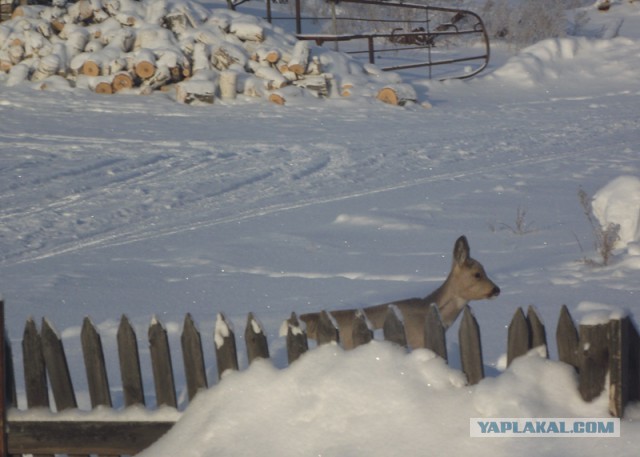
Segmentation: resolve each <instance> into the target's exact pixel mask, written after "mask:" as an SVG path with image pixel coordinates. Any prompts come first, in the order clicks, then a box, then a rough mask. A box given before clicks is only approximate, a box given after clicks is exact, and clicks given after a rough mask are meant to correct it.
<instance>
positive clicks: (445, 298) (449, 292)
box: [424, 275, 469, 328]
mask: <svg viewBox="0 0 640 457" xmlns="http://www.w3.org/2000/svg"><path fill="white" fill-rule="evenodd" d="M424 301H425V303H426V304H427V305H430V304H431V303H435V304H436V305H437V306H438V310H439V311H440V317H441V318H442V323H443V324H444V326H445V328H448V327H450V326H451V324H453V322H454V321H455V320H456V317H458V314H460V312H462V310H463V309H464V307H465V306H466V305H467V304H468V303H469V300H465V299H464V298H461V297H460V296H458V294H457V293H456V288H455V287H454V284H453V280H452V276H451V275H449V277H448V278H447V280H446V281H445V282H444V283H443V284H442V285H441V286H440V287H438V288H437V289H436V290H434V291H433V292H432V293H431V294H430V295H428V296H427V297H426V298H425V299H424Z"/></svg>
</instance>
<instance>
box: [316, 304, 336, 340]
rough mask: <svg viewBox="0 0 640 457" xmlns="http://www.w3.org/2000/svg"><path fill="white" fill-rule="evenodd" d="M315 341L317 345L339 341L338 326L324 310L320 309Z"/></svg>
mask: <svg viewBox="0 0 640 457" xmlns="http://www.w3.org/2000/svg"><path fill="white" fill-rule="evenodd" d="M316 335H317V337H316V341H317V342H318V346H320V345H323V344H327V343H339V342H340V333H339V331H338V328H337V327H336V325H335V324H334V322H333V319H332V318H331V316H330V315H329V313H327V312H326V311H322V312H321V313H320V318H319V319H318V328H317V329H316Z"/></svg>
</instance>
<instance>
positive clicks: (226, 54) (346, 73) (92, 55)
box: [0, 0, 417, 104]
mask: <svg viewBox="0 0 640 457" xmlns="http://www.w3.org/2000/svg"><path fill="white" fill-rule="evenodd" d="M222 5H223V4H222V3H221V6H222ZM3 73H5V74H6V75H5V76H3ZM2 80H4V81H5V83H6V84H7V85H9V86H11V85H15V84H19V83H23V82H27V81H29V82H32V83H33V82H35V83H37V84H39V85H40V87H42V88H46V87H53V86H57V85H59V84H66V85H69V86H71V87H80V88H89V89H91V90H93V91H95V92H98V93H104V94H112V93H116V92H122V91H127V92H135V93H140V94H149V93H151V92H153V91H156V90H161V91H165V92H167V93H169V94H172V96H175V98H176V100H178V101H180V102H183V103H192V102H194V101H199V102H208V103H213V102H214V100H215V99H218V98H220V99H223V100H233V99H235V98H236V97H238V96H241V97H244V98H245V99H248V98H249V97H251V98H261V99H264V100H269V101H272V102H274V103H278V104H284V103H287V102H288V101H289V100H294V99H298V98H299V97H307V96H313V97H319V98H322V97H354V96H365V97H378V96H379V97H378V98H379V99H381V100H383V101H385V102H387V103H392V104H404V103H407V102H411V101H415V100H416V98H417V96H416V93H415V90H413V88H412V87H411V86H410V85H406V84H402V81H401V79H400V77H399V76H398V75H397V74H394V73H385V72H382V71H380V70H379V69H378V68H376V67H375V66H372V65H368V64H364V65H363V64H361V63H359V62H357V61H356V60H354V59H352V58H351V57H349V56H347V55H345V54H341V53H338V52H334V51H329V50H326V49H324V48H320V47H317V46H313V45H312V44H310V43H309V42H307V41H298V40H297V39H296V38H295V37H294V36H293V35H290V34H287V33H285V32H284V31H283V30H282V29H280V28H279V27H275V26H272V25H271V24H269V23H267V22H266V21H263V20H262V19H260V18H257V17H255V16H250V15H246V14H240V13H237V12H235V11H231V10H228V9H226V8H222V7H221V8H213V9H212V10H208V9H206V8H204V7H202V6H201V5H199V4H197V3H195V2H191V1H190V0H143V1H134V0H79V1H76V2H73V3H72V2H67V1H66V0H53V1H52V2H51V6H39V5H30V6H20V7H18V8H16V9H15V11H14V13H13V16H12V18H11V20H9V21H5V22H3V23H0V81H2ZM390 94H391V95H390Z"/></svg>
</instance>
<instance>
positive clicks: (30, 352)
mask: <svg viewBox="0 0 640 457" xmlns="http://www.w3.org/2000/svg"><path fill="white" fill-rule="evenodd" d="M22 360H23V367H24V387H25V393H26V395H27V407H28V408H48V407H49V388H48V387H47V372H46V368H45V366H44V358H43V356H42V344H41V343H40V334H39V333H38V329H37V328H36V323H35V321H34V320H33V318H31V317H30V318H29V319H28V320H27V323H26V324H25V327H24V333H23V334H22Z"/></svg>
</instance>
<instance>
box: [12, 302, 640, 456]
mask: <svg viewBox="0 0 640 457" xmlns="http://www.w3.org/2000/svg"><path fill="white" fill-rule="evenodd" d="M336 320H337V321H338V322H340V319H334V318H333V317H332V316H331V315H330V314H329V313H327V312H323V313H322V316H321V318H320V320H319V322H318V328H317V333H316V335H317V336H318V344H339V330H340V329H338V328H337V327H336ZM3 321H4V307H3V303H2V302H1V301H0V338H2V339H5V337H4V326H3V325H2V322H3ZM246 322H247V323H246V329H245V332H244V340H245V344H246V349H247V361H248V363H252V362H253V361H254V360H256V359H258V358H262V359H267V358H269V356H270V355H269V346H268V340H267V336H266V332H265V331H264V329H263V327H262V325H261V324H260V323H259V321H258V320H257V318H256V317H255V316H254V315H253V314H252V313H249V315H248V317H247V321H246ZM354 324H355V325H353V327H352V328H350V329H351V330H353V332H352V335H351V336H352V342H353V346H354V347H356V346H358V345H360V344H366V343H368V342H369V341H371V340H372V339H373V338H374V333H373V332H372V330H371V328H370V326H369V323H368V321H367V319H366V316H365V315H364V314H362V313H361V315H359V316H358V318H357V319H356V321H355V323H354ZM283 325H286V332H285V327H284V326H283V328H282V330H281V334H282V335H283V336H284V335H286V342H287V356H288V360H289V363H290V364H291V363H293V362H294V361H295V360H297V359H298V358H300V356H301V355H302V354H304V353H305V352H306V351H307V350H308V348H309V345H308V342H307V335H306V333H305V331H304V329H302V328H301V327H300V323H299V321H298V318H297V316H296V315H295V313H292V315H291V317H290V318H289V319H288V320H287V321H285V323H284V324H283ZM514 329H515V330H514ZM343 330H344V329H343ZM564 332H567V333H568V336H567V335H564V334H563V333H564ZM383 333H384V338H385V340H389V341H392V342H394V343H397V344H401V345H403V346H406V337H405V336H404V326H403V324H402V322H401V321H400V320H399V318H398V315H397V313H396V311H395V310H394V308H393V307H391V308H390V309H389V310H388V312H387V315H386V317H385V323H384V326H383ZM400 333H402V334H403V337H400V335H399V334H400ZM322 335H324V336H322ZM148 336H149V339H148V343H149V353H150V357H151V368H152V371H153V374H152V376H153V382H154V385H155V387H156V392H155V396H156V401H155V407H156V408H157V407H159V406H161V405H169V406H171V407H173V408H176V405H177V400H176V389H175V381H174V374H175V373H174V371H173V366H172V361H171V355H170V348H169V339H168V336H167V330H166V329H165V327H164V326H163V325H162V323H161V322H159V321H158V320H157V319H156V318H154V319H153V320H152V322H151V324H150V326H149V330H148ZM508 336H509V339H510V341H509V342H508V345H509V347H511V346H513V347H514V348H516V349H517V351H516V349H511V350H509V351H508V352H509V354H510V363H513V362H514V360H515V358H516V357H518V356H522V355H524V354H525V353H526V352H527V351H529V350H530V349H532V348H536V347H539V346H541V345H546V337H545V329H544V325H543V324H542V321H541V320H540V319H539V317H538V316H537V313H536V312H535V309H534V308H532V307H530V308H529V310H528V312H527V315H526V317H525V314H524V313H523V311H522V309H520V308H519V309H518V310H517V311H516V313H515V315H514V318H513V320H512V324H511V325H510V326H509V331H508ZM556 336H557V339H558V342H559V344H558V347H559V356H560V358H561V360H563V361H566V362H568V363H570V364H572V365H573V366H574V367H575V368H576V369H577V371H578V380H579V391H580V393H581V395H582V396H583V398H584V399H585V400H586V401H590V400H592V399H594V398H596V397H598V396H599V395H600V394H601V393H602V392H603V390H604V389H605V382H606V378H607V376H606V375H607V373H608V374H609V410H610V413H611V414H612V415H613V416H617V417H622V416H623V414H624V408H625V406H626V405H627V404H628V402H630V401H637V400H640V336H639V335H638V332H637V330H636V328H635V326H634V323H633V321H632V319H631V318H630V317H623V318H621V319H612V320H610V321H608V322H601V323H597V324H593V325H585V324H582V325H580V327H579V332H578V331H576V327H575V325H574V323H573V320H572V318H571V316H570V314H569V311H568V310H567V308H566V307H562V310H561V312H560V317H559V321H558V327H557V331H556ZM116 340H117V345H118V354H119V361H120V369H121V372H122V373H121V374H122V392H123V393H122V397H123V398H122V400H121V403H123V404H124V406H125V411H126V410H127V409H128V407H129V406H133V405H137V409H136V410H139V409H140V408H141V407H142V408H144V403H145V398H144V390H143V377H149V376H151V375H150V374H147V373H143V372H141V370H140V366H141V365H140V357H139V352H138V341H137V339H136V334H135V331H134V329H133V326H132V325H131V323H130V322H129V320H128V319H127V317H126V316H123V317H122V319H121V321H120V325H119V327H118V332H117V335H116ZM214 340H215V351H216V361H217V365H218V373H219V375H220V376H222V373H224V372H225V371H226V370H229V369H231V370H238V368H239V366H238V354H237V346H236V337H235V334H234V332H233V329H232V327H231V325H230V323H229V321H228V320H227V319H226V318H225V317H224V316H223V315H222V314H218V317H217V320H216V325H215V332H214ZM458 340H459V345H460V360H461V364H462V370H463V371H464V373H465V375H466V377H467V380H468V383H469V384H470V385H472V384H476V383H478V382H480V381H481V380H482V378H483V377H484V364H483V359H482V345H481V338H480V328H479V326H478V322H477V320H476V319H475V317H474V315H473V313H472V311H471V308H469V307H468V306H467V307H466V308H465V310H464V313H463V316H462V322H461V325H460V329H459V336H458ZM0 341H1V339H0ZM80 341H81V343H82V352H83V361H84V364H85V370H86V376H87V385H88V389H89V396H90V401H91V406H92V407H93V408H95V407H97V406H101V407H103V408H104V407H106V408H112V406H111V405H112V398H111V392H112V390H110V388H109V383H108V377H107V370H106V366H107V365H106V363H105V354H104V352H103V349H102V344H103V341H102V339H101V336H100V334H99V332H98V330H97V328H96V327H95V326H94V324H93V323H92V322H91V321H90V319H89V318H85V319H84V321H83V324H82V328H81V332H80ZM514 341H515V342H514ZM567 341H568V342H569V347H567V346H566V345H565V346H564V348H563V349H561V343H562V344H564V342H567ZM180 342H181V346H182V356H183V361H184V369H185V378H184V379H185V380H186V387H187V391H188V400H189V401H190V400H192V399H193V398H194V397H195V395H196V393H197V391H198V390H199V389H203V388H206V387H207V385H208V383H207V377H206V363H205V357H204V352H203V345H202V340H201V337H200V332H199V331H198V329H197V326H196V323H195V321H194V319H193V318H192V316H191V315H190V314H187V315H186V316H185V320H184V325H183V329H182V334H181V337H180ZM0 346H2V351H4V354H6V356H4V357H3V356H2V354H0V394H1V395H2V396H3V398H0V405H3V406H4V407H3V408H2V411H0V417H3V418H4V417H6V414H7V409H11V408H15V407H16V404H17V402H16V393H15V378H14V373H13V363H12V357H11V346H10V343H9V341H8V340H7V339H5V345H0ZM425 346H426V347H429V348H431V350H433V351H434V353H436V354H438V355H439V356H440V357H442V358H444V359H445V360H446V356H447V354H446V340H445V335H444V329H443V328H442V323H441V321H440V316H439V313H438V312H437V309H435V308H433V309H431V310H430V311H429V318H428V319H427V320H426V321H425ZM22 352H23V359H24V391H25V393H26V400H27V408H28V409H33V408H50V407H51V401H54V402H55V410H56V411H64V410H70V409H75V408H77V406H76V405H77V402H76V392H75V391H74V388H73V384H72V380H71V375H70V373H69V365H68V361H67V358H66V355H65V351H64V347H63V344H62V340H61V339H60V336H59V335H58V333H57V332H56V331H55V329H54V327H53V325H52V324H51V322H50V321H49V320H47V319H43V320H42V328H41V331H40V332H38V329H37V327H36V323H35V321H34V320H33V319H32V318H29V319H28V320H27V321H26V325H25V329H24V333H23V339H22ZM47 373H48V379H49V385H50V388H51V392H52V393H53V397H54V398H53V399H52V400H50V398H49V393H48V392H49V389H48V386H47V375H46V374H47ZM117 391H119V389H117V388H116V389H114V390H113V392H117ZM115 403H119V402H117V401H116V402H115ZM133 411H135V410H133ZM33 414H34V413H32V414H31V415H28V416H25V417H22V418H21V417H20V413H17V414H15V415H14V414H11V415H10V417H9V420H8V421H5V422H4V424H0V425H2V426H3V427H4V431H5V434H1V433H0V436H2V437H3V438H2V440H3V442H2V443H0V457H3V456H5V455H8V453H11V454H35V455H37V456H46V455H53V454H65V453H67V454H70V455H87V454H98V455H103V456H109V455H131V454H135V453H137V452H139V451H141V450H142V449H144V448H146V447H147V446H149V445H150V444H152V443H153V442H154V441H155V440H157V439H158V438H159V437H160V436H162V434H164V433H165V432H166V431H167V430H168V429H169V428H170V427H171V426H172V425H173V424H174V423H175V420H176V419H175V418H168V419H167V418H164V419H161V420H154V419H153V417H144V418H143V419H139V420H137V419H130V418H123V419H122V420H117V419H114V420H111V418H108V419H101V420H82V419H81V418H77V417H74V416H73V415H72V416H71V419H69V418H67V419H65V417H66V416H64V415H60V416H58V417H56V416H55V413H53V416H52V415H51V413H48V412H47V414H46V415H45V416H43V419H42V420H34V419H33V417H34V416H33ZM149 414H152V413H149ZM35 417H37V415H36V416H35ZM124 417H128V416H126V415H125V416H124ZM163 417H164V416H163ZM3 446H4V447H3ZM3 450H4V451H3Z"/></svg>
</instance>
